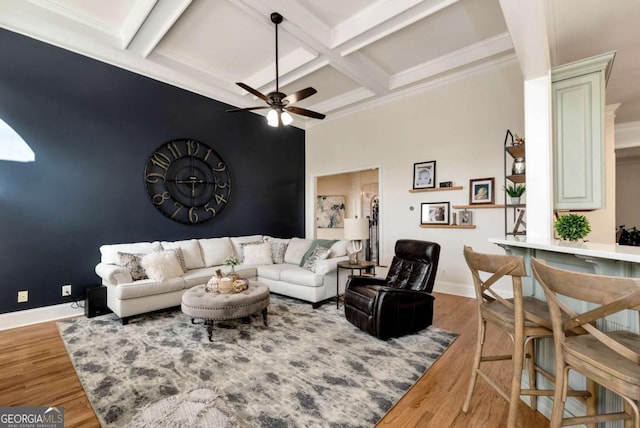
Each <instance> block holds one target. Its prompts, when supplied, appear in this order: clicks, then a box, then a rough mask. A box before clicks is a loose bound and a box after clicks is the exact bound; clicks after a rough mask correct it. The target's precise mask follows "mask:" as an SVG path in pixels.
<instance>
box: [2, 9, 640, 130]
mask: <svg viewBox="0 0 640 428" xmlns="http://www.w3.org/2000/svg"><path fill="white" fill-rule="evenodd" d="M502 1H512V0H502ZM513 1H529V0H513ZM545 2H546V3H545V6H546V7H545V9H546V12H547V27H548V29H549V31H548V34H549V43H550V54H551V64H552V65H559V64H563V63H566V62H570V61H573V60H577V59H581V58H585V57H588V56H592V55H595V54H600V53H603V52H606V51H610V50H618V55H617V56H616V60H615V63H614V67H613V72H612V75H611V78H610V81H609V88H608V91H607V102H608V103H616V102H620V103H622V106H621V107H620V109H619V110H618V116H617V118H618V120H617V121H618V122H630V121H640V85H637V84H636V83H637V82H638V80H639V79H638V78H640V69H639V67H638V61H639V60H638V58H640V56H639V54H640V51H639V49H640V46H639V44H638V43H637V40H640V34H639V31H640V25H638V23H640V1H638V0H615V1H605V0H545ZM274 11H276V12H279V13H281V14H282V15H283V16H284V22H283V23H282V24H281V25H280V26H279V29H280V30H279V42H280V43H279V49H280V52H279V56H280V86H281V90H282V92H285V93H292V92H295V91H297V90H300V89H303V88H306V87H307V86H313V87H314V88H316V89H317V90H318V93H317V94H315V95H313V96H312V97H310V98H307V99H306V100H304V101H302V102H300V103H297V104H296V105H299V106H300V107H304V108H308V109H311V110H315V111H318V112H321V113H325V114H327V120H330V119H331V118H332V117H337V116H339V115H342V114H344V113H348V112H351V111H354V110H355V109H359V108H363V107H365V106H368V105H371V104H372V103H376V102H381V101H383V100H385V99H388V98H389V97H396V96H402V95H404V94H406V93H409V92H411V91H412V90H415V89H416V88H419V87H423V86H424V85H427V84H430V83H432V82H434V81H436V80H438V79H440V78H442V77H446V76H449V75H451V74H456V73H459V72H461V71H469V70H470V69H473V68H477V67H484V66H487V65H491V64H493V63H496V62H499V61H504V60H505V59H508V58H512V57H513V56H514V55H515V54H514V50H513V45H512V42H511V38H510V36H509V33H508V31H507V25H506V23H505V20H504V17H503V14H502V11H501V9H500V4H499V2H498V0H321V1H319V0H297V1H296V0H109V1H104V0H2V1H0V27H3V28H7V29H9V30H12V31H16V32H18V33H22V34H25V35H28V36H30V37H33V38H36V39H39V40H42V41H45V42H47V43H51V44H54V45H57V46H60V47H63V48H65V49H69V50H71V51H74V52H78V53H80V54H83V55H86V56H89V57H92V58H96V59H98V60H101V61H104V62H107V63H111V64H114V65H117V66H119V67H122V68H125V69H128V70H131V71H134V72H136V73H140V74H143V75H146V76H149V77H152V78H154V79H157V80H160V81H163V82H166V83H170V84H172V85H175V86H178V87H181V88H184V89H187V90H190V91H193V92H196V93H200V94H202V95H205V96H208V97H210V98H213V99H216V100H219V101H222V102H225V103H227V104H230V105H233V106H237V107H249V106H255V105H261V103H262V101H261V100H257V99H255V97H253V96H252V95H251V94H248V93H246V92H245V91H243V90H242V89H241V88H239V87H238V86H236V85H235V82H244V83H246V84H248V85H249V86H251V87H254V88H256V89H258V90H260V91H261V92H263V93H268V92H270V91H272V90H274V89H275V66H274V55H275V48H274V26H273V24H272V23H271V21H270V18H269V16H270V14H271V12H274ZM634 77H635V79H633V78H634ZM628 79H632V80H628ZM629 82H633V84H630V83H629ZM235 114H250V113H235ZM316 122H317V120H315V119H297V120H296V125H298V126H301V127H306V126H310V125H312V124H313V123H316Z"/></svg>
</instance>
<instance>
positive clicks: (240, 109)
mask: <svg viewBox="0 0 640 428" xmlns="http://www.w3.org/2000/svg"><path fill="white" fill-rule="evenodd" d="M263 108H270V107H269V106H259V107H244V108H232V109H230V110H227V113H235V112H237V111H249V110H259V109H263Z"/></svg>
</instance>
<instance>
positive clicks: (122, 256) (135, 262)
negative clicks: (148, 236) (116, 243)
mask: <svg viewBox="0 0 640 428" xmlns="http://www.w3.org/2000/svg"><path fill="white" fill-rule="evenodd" d="M142 257H143V254H131V253H120V252H119V253H118V264H119V265H120V266H122V267H124V268H127V269H128V270H129V272H131V278H132V279H133V280H134V281H138V280H140V279H146V278H147V274H146V273H145V271H144V268H143V267H142V266H141V265H140V259H141V258H142Z"/></svg>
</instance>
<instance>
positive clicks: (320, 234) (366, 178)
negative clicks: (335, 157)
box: [314, 168, 381, 263]
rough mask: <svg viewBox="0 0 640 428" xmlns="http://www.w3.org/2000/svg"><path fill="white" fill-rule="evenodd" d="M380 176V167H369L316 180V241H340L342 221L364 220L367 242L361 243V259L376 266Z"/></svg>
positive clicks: (342, 229)
mask: <svg viewBox="0 0 640 428" xmlns="http://www.w3.org/2000/svg"><path fill="white" fill-rule="evenodd" d="M379 174H380V169H379V168H368V169H363V170H358V171H349V172H344V173H340V174H332V175H324V176H319V177H316V186H315V189H316V194H315V200H316V204H315V213H314V214H315V227H314V233H315V238H317V239H343V238H344V219H345V218H366V219H368V221H369V239H368V240H367V242H366V243H365V244H364V248H365V251H364V257H365V259H366V260H369V261H374V262H376V263H379V259H380V202H381V201H380V189H379V182H380V177H379Z"/></svg>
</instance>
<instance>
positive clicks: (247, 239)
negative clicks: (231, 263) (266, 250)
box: [230, 235, 263, 260]
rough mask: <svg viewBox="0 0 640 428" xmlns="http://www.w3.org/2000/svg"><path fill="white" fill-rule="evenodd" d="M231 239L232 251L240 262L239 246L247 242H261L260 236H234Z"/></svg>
mask: <svg viewBox="0 0 640 428" xmlns="http://www.w3.org/2000/svg"><path fill="white" fill-rule="evenodd" d="M230 239H231V245H233V251H234V252H235V254H236V256H238V257H239V258H240V260H242V247H241V246H240V244H246V243H249V242H256V243H258V242H263V240H262V235H248V236H236V237H233V238H230Z"/></svg>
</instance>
